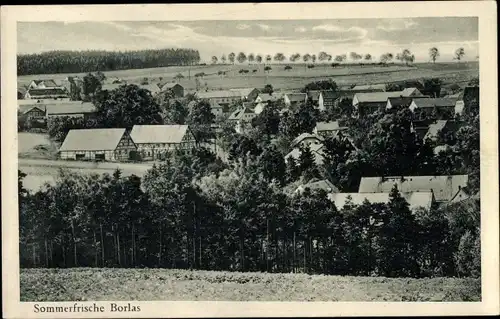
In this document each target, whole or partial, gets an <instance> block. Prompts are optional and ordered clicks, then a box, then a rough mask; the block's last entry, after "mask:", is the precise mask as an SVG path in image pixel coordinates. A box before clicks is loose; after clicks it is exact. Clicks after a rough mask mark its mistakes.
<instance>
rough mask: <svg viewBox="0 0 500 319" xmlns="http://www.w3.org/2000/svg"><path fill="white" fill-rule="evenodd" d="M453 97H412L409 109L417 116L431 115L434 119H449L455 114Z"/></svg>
mask: <svg viewBox="0 0 500 319" xmlns="http://www.w3.org/2000/svg"><path fill="white" fill-rule="evenodd" d="M455 104H456V100H455V99H448V98H427V99H413V101H412V102H411V104H410V110H411V111H412V112H413V113H414V114H415V116H416V117H417V118H421V117H423V116H425V117H431V118H435V119H450V118H453V117H454V114H455Z"/></svg>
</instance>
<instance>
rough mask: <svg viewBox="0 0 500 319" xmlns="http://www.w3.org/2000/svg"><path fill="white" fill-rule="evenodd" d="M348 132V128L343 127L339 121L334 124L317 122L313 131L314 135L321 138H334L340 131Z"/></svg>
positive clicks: (333, 122)
mask: <svg viewBox="0 0 500 319" xmlns="http://www.w3.org/2000/svg"><path fill="white" fill-rule="evenodd" d="M344 130H347V126H341V125H340V124H339V121H332V122H317V123H316V127H315V128H314V130H313V133H314V134H317V135H319V136H323V137H326V136H332V135H334V134H336V133H337V132H338V131H344Z"/></svg>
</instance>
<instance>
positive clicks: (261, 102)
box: [254, 92, 283, 114]
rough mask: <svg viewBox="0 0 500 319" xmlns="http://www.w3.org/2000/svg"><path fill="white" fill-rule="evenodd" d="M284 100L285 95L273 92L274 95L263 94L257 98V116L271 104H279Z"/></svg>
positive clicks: (255, 110) (255, 109)
mask: <svg viewBox="0 0 500 319" xmlns="http://www.w3.org/2000/svg"><path fill="white" fill-rule="evenodd" d="M282 98H283V94H281V93H277V92H273V94H267V93H261V94H259V95H258V96H257V97H256V98H255V102H254V103H255V108H254V112H255V114H260V113H262V111H263V110H264V107H265V106H266V105H267V103H269V102H278V101H280V100H281V99H282Z"/></svg>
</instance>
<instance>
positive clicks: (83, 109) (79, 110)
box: [47, 102, 97, 115]
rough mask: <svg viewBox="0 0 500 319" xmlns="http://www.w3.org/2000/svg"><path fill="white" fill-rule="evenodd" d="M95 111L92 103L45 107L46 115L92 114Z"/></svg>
mask: <svg viewBox="0 0 500 319" xmlns="http://www.w3.org/2000/svg"><path fill="white" fill-rule="evenodd" d="M96 111H97V109H96V107H95V106H94V104H92V103H74V102H69V103H67V104H52V105H47V115H60V114H85V113H94V112H96Z"/></svg>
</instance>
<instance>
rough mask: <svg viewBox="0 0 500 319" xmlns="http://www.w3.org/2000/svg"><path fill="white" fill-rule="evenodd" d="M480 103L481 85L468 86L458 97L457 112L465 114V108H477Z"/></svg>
mask: <svg viewBox="0 0 500 319" xmlns="http://www.w3.org/2000/svg"><path fill="white" fill-rule="evenodd" d="M466 104H467V105H466ZM478 105H479V86H467V87H465V88H464V90H463V91H462V92H461V93H460V95H459V96H458V97H457V99H456V102H455V114H463V112H464V109H466V108H467V109H469V108H471V107H472V108H473V109H474V108H477V106H478Z"/></svg>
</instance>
